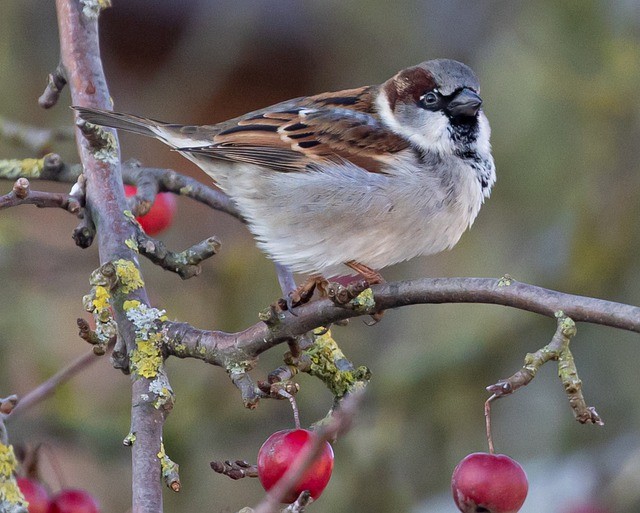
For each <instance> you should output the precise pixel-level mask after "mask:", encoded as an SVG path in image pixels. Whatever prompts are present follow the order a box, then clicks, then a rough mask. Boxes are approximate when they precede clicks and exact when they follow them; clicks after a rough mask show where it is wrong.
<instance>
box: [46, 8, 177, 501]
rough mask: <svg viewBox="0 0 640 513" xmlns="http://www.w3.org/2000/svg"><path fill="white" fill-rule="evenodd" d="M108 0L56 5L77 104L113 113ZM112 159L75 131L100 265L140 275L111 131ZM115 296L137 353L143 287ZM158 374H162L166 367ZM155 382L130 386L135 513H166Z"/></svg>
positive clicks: (123, 329) (161, 414) (122, 326)
mask: <svg viewBox="0 0 640 513" xmlns="http://www.w3.org/2000/svg"><path fill="white" fill-rule="evenodd" d="M105 4H106V2H105V1H104V0H101V1H100V0H56V9H57V15H58V25H59V31H60V48H61V50H60V51H61V63H62V65H63V67H64V70H65V72H66V78H67V82H68V85H69V88H70V91H71V98H72V102H73V104H74V105H81V106H90V107H98V108H103V109H109V108H111V100H110V95H109V90H108V88H107V83H106V79H105V75H104V71H103V69H102V62H101V59H100V49H99V44H98V14H99V11H100V8H101V7H102V6H104V5H105ZM112 135H113V139H112V147H111V152H110V153H109V154H106V155H105V154H104V153H102V152H98V151H96V149H95V148H94V147H92V143H91V142H90V141H89V140H88V139H87V138H86V137H85V135H84V134H83V133H82V132H81V131H80V130H79V129H77V130H76V140H77V145H78V153H79V155H80V158H81V160H82V164H83V167H84V174H85V177H86V184H87V188H86V192H87V211H88V215H89V216H90V217H91V219H92V220H93V222H94V224H95V225H96V227H97V236H98V240H97V241H98V248H99V253H100V262H101V263H102V264H105V263H107V262H115V261H118V260H124V261H129V262H132V263H133V265H134V266H135V268H136V270H137V271H138V272H139V269H137V268H138V261H137V258H136V255H135V253H133V252H132V251H131V250H130V249H129V248H128V247H127V246H126V244H125V240H127V239H128V238H130V237H132V235H133V226H132V225H131V223H129V222H128V220H127V219H126V218H125V217H124V215H123V210H124V207H125V200H124V190H123V187H122V177H121V172H120V159H119V149H118V142H117V138H116V135H115V133H114V132H112ZM140 283H141V285H140V286H139V287H136V288H134V289H130V290H125V291H124V292H125V293H124V294H116V295H114V298H113V302H112V306H113V308H114V314H115V319H116V322H117V324H118V329H119V332H120V335H121V337H123V339H124V340H125V341H126V345H127V350H128V352H131V351H132V350H133V349H134V348H135V338H136V337H135V327H134V326H133V325H132V323H131V321H130V320H129V319H127V316H126V315H125V312H124V309H123V303H124V301H125V300H137V301H140V303H143V304H148V299H147V295H146V291H145V289H144V287H143V285H142V282H141V280H140ZM159 372H160V373H162V374H163V375H164V366H161V368H160V369H159ZM151 383H152V380H151V379H149V378H145V377H142V376H136V377H135V378H134V381H133V385H132V414H131V432H132V433H133V434H134V435H135V443H133V446H132V480H133V508H132V509H133V513H161V512H162V484H161V481H160V476H161V466H160V460H159V458H158V456H157V455H158V454H159V453H160V450H161V440H162V427H163V424H164V420H165V416H166V415H167V412H168V410H167V409H165V408H156V407H155V406H154V398H155V394H154V393H153V392H152V389H151V388H150V386H151Z"/></svg>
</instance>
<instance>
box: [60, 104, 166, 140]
mask: <svg viewBox="0 0 640 513" xmlns="http://www.w3.org/2000/svg"><path fill="white" fill-rule="evenodd" d="M72 108H73V109H74V110H75V111H76V112H77V113H78V115H79V116H80V117H81V118H82V119H84V120H85V121H88V122H89V123H93V124H94V125H100V126H107V127H110V128H117V129H118V130H126V131H127V132H134V133H136V134H141V135H146V136H147V137H157V138H159V139H162V140H164V141H165V142H168V141H167V139H166V137H165V136H164V134H163V130H162V128H161V127H162V126H164V125H167V123H163V122H162V121H155V120H153V119H147V118H141V117H139V116H134V115H132V114H122V113H120V112H112V111H108V110H102V109H93V108H91V107H75V106H74V107H72Z"/></svg>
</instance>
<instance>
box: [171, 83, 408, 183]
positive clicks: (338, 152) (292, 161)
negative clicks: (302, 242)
mask: <svg viewBox="0 0 640 513" xmlns="http://www.w3.org/2000/svg"><path fill="white" fill-rule="evenodd" d="M225 125H226V126H225V127H224V128H223V129H222V130H221V131H219V132H218V133H216V134H215V135H214V136H213V141H212V142H213V144H211V145H209V146H204V147H197V148H179V150H180V151H186V152H192V153H198V154H201V155H208V156H211V157H212V158H219V159H223V160H229V161H238V162H246V163H251V164H256V165H259V166H263V167H267V168H270V169H274V170H276V171H284V172H290V171H296V170H298V171H301V170H303V169H305V168H308V167H309V166H311V165H313V164H314V163H315V164H317V163H321V162H326V161H349V162H351V163H353V164H356V165H358V166H359V167H362V168H364V169H367V170H369V171H371V172H382V170H383V168H384V164H385V162H386V161H387V159H388V155H389V153H395V152H398V151H401V150H404V149H406V148H407V147H408V146H409V143H408V142H407V141H406V140H405V139H403V138H401V137H400V136H398V135H396V134H394V133H393V132H391V131H389V130H388V129H387V128H386V127H385V126H383V125H382V123H381V121H380V119H379V118H378V116H377V114H376V112H375V109H374V106H373V92H372V88H371V87H366V88H360V89H350V90H346V91H338V92H334V93H325V94H322V95H317V96H313V97H309V98H301V99H298V100H296V101H295V102H286V103H284V104H279V105H276V106H274V107H272V108H271V109H264V110H262V111H256V112H254V113H251V114H249V115H248V116H244V117H242V118H238V119H236V120H233V122H228V123H225Z"/></svg>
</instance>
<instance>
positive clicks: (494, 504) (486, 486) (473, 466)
mask: <svg viewBox="0 0 640 513" xmlns="http://www.w3.org/2000/svg"><path fill="white" fill-rule="evenodd" d="M528 489H529V484H528V482H527V476H526V474H525V473H524V470H522V467H521V466H520V464H519V463H517V462H516V461H514V460H512V459H511V458H509V456H505V455H504V454H488V453H484V452H476V453H473V454H469V455H468V456H467V457H465V458H464V459H463V460H462V461H461V462H460V463H458V466H457V467H456V468H455V470H454V471H453V477H452V478H451V491H452V492H453V500H454V501H455V503H456V506H458V509H459V510H460V511H462V513H481V512H484V513H516V512H517V511H519V510H520V508H521V507H522V504H523V503H524V500H525V498H526V497H527V491H528Z"/></svg>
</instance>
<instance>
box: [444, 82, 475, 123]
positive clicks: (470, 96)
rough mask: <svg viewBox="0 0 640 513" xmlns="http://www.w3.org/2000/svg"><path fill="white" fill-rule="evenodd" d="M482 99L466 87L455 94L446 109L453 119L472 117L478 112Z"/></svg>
mask: <svg viewBox="0 0 640 513" xmlns="http://www.w3.org/2000/svg"><path fill="white" fill-rule="evenodd" d="M481 105H482V98H480V96H478V94H477V93H475V92H474V91H472V90H471V89H467V88H466V87H465V88H464V89H462V90H461V91H460V92H459V93H458V94H456V95H455V96H454V97H453V99H452V100H451V101H450V102H449V105H448V107H447V109H448V110H449V112H450V113H451V115H452V116H453V117H458V116H465V117H469V118H470V117H473V116H475V115H476V114H477V113H478V111H479V110H480V106H481Z"/></svg>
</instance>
